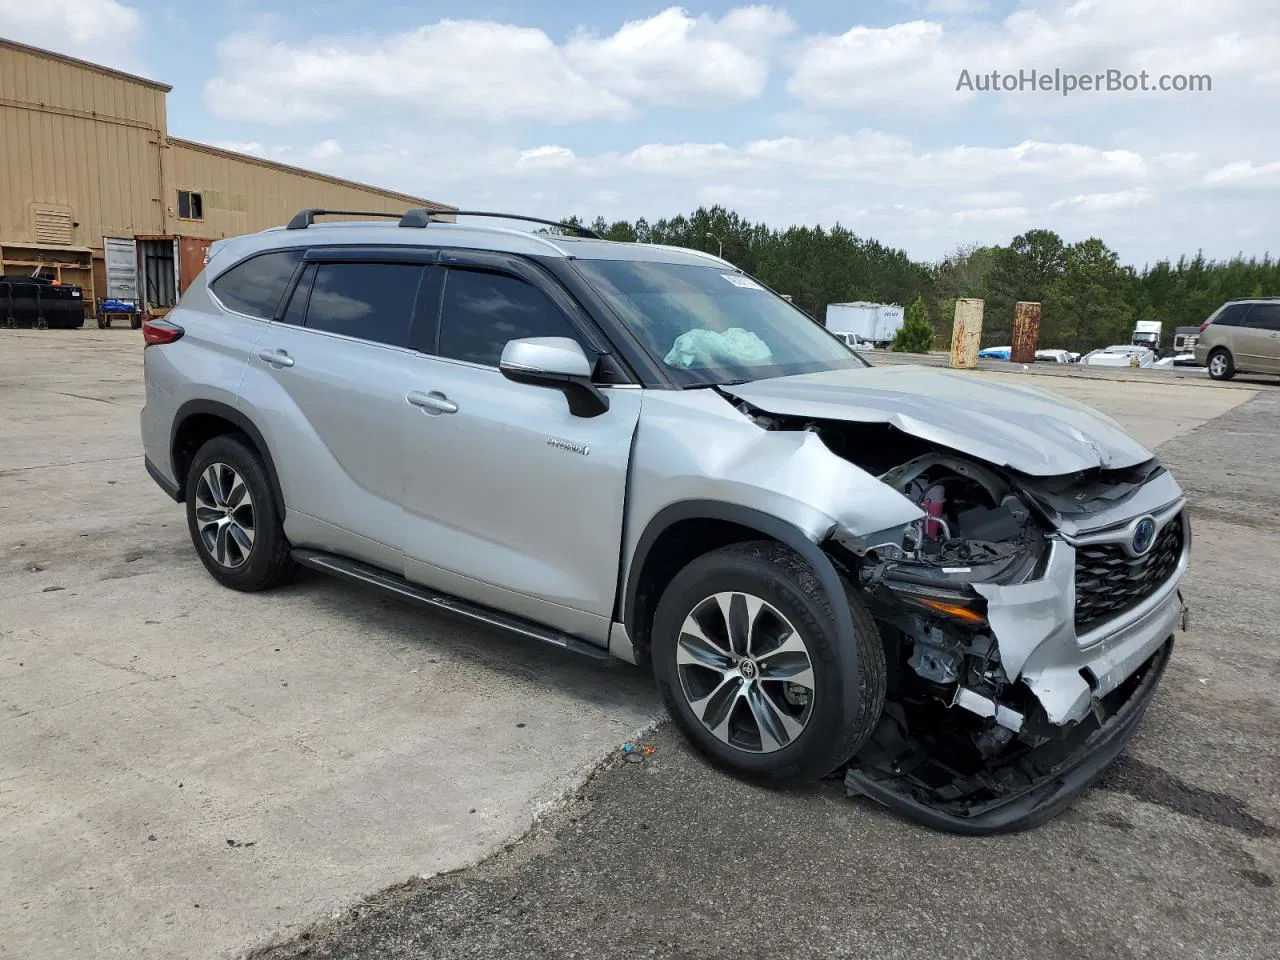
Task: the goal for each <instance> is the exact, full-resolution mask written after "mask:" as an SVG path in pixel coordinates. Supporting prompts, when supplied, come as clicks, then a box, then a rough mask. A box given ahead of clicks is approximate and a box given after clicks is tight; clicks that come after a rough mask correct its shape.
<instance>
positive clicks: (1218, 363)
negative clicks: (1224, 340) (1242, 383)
mask: <svg viewBox="0 0 1280 960" xmlns="http://www.w3.org/2000/svg"><path fill="white" fill-rule="evenodd" d="M1235 375H1236V364H1235V361H1234V360H1233V359H1232V357H1231V354H1230V353H1229V352H1228V351H1227V350H1226V349H1225V348H1223V347H1219V348H1218V349H1217V350H1215V351H1213V353H1211V354H1209V376H1210V377H1212V378H1213V379H1214V380H1230V379H1231V378H1232V377H1234V376H1235Z"/></svg>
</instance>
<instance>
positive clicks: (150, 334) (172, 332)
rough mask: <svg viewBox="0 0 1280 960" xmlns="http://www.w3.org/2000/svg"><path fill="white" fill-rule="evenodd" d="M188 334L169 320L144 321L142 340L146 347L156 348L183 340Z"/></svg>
mask: <svg viewBox="0 0 1280 960" xmlns="http://www.w3.org/2000/svg"><path fill="white" fill-rule="evenodd" d="M184 333H186V331H185V330H183V329H182V328H181V327H180V326H178V325H177V324H176V323H170V322H169V321H168V320H144V321H142V339H143V342H144V343H145V345H146V346H148V347H154V346H156V345H157V344H161V343H173V341H175V340H178V339H181V337H182V335H183V334H184Z"/></svg>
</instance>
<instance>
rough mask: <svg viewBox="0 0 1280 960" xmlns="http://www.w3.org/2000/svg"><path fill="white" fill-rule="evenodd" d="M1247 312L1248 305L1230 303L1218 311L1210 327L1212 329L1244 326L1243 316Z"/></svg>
mask: <svg viewBox="0 0 1280 960" xmlns="http://www.w3.org/2000/svg"><path fill="white" fill-rule="evenodd" d="M1248 312H1249V304H1247V303H1232V304H1228V305H1227V306H1225V307H1223V308H1222V309H1221V310H1219V311H1218V315H1217V316H1216V317H1214V318H1213V323H1212V324H1210V326H1214V327H1241V326H1244V323H1243V321H1244V317H1245V314H1247V313H1248Z"/></svg>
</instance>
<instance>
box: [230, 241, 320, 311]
mask: <svg viewBox="0 0 1280 960" xmlns="http://www.w3.org/2000/svg"><path fill="white" fill-rule="evenodd" d="M301 259H302V251H301V250H281V251H279V252H277V253H263V254H259V255H258V256H256V257H250V258H249V259H248V260H245V261H243V262H241V263H238V264H236V265H235V266H234V267H232V268H231V269H230V270H228V271H227V272H226V273H224V274H222V276H220V277H218V279H216V280H214V281H213V284H212V285H211V286H210V289H211V290H212V291H213V295H214V296H215V297H217V298H218V299H219V300H220V301H221V302H222V303H223V305H224V306H226V308H227V309H228V310H234V311H236V312H237V313H247V314H248V315H249V316H251V317H260V318H261V319H263V320H270V319H271V318H272V317H274V316H275V315H276V308H277V307H279V306H280V298H281V297H282V296H284V291H285V288H286V287H288V286H289V280H290V279H291V278H292V277H293V269H294V267H296V266H297V265H298V261H299V260H301Z"/></svg>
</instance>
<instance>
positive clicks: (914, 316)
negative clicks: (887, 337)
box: [892, 297, 933, 353]
mask: <svg viewBox="0 0 1280 960" xmlns="http://www.w3.org/2000/svg"><path fill="white" fill-rule="evenodd" d="M892 349H893V350H896V351H897V352H899V353H928V352H929V351H930V350H931V349H933V324H932V323H931V322H930V321H929V310H928V308H927V307H926V306H925V305H924V297H916V298H915V299H914V300H912V301H911V306H909V307H907V315H906V317H905V318H903V321H902V328H901V329H900V330H898V332H897V334H896V335H895V336H894V338H893V346H892Z"/></svg>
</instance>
